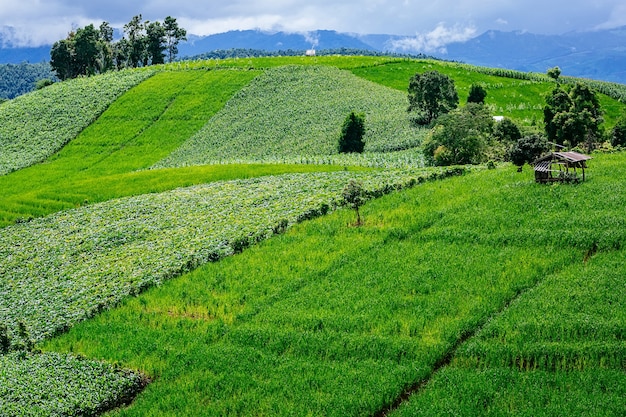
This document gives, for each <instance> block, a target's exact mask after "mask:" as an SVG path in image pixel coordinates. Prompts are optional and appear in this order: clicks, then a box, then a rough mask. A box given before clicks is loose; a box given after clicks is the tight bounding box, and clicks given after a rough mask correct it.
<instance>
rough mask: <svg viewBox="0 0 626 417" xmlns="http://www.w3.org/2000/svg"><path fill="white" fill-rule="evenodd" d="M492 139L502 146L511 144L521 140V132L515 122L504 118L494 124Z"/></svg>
mask: <svg viewBox="0 0 626 417" xmlns="http://www.w3.org/2000/svg"><path fill="white" fill-rule="evenodd" d="M493 137H494V139H496V140H498V141H500V142H502V143H504V144H512V143H515V142H517V141H518V140H520V139H521V138H522V132H520V130H519V127H517V125H516V124H515V122H513V121H512V120H511V119H509V118H508V117H505V118H504V119H502V121H500V122H498V123H495V124H494V127H493Z"/></svg>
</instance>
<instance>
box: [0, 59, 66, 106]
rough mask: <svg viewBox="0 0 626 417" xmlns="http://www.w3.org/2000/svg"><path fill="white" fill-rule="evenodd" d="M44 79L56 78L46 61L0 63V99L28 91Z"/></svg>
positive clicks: (54, 79) (11, 97)
mask: <svg viewBox="0 0 626 417" xmlns="http://www.w3.org/2000/svg"><path fill="white" fill-rule="evenodd" d="M44 79H49V80H52V81H57V80H58V79H57V78H56V76H55V75H54V72H52V70H51V68H50V65H49V64H48V63H40V64H28V63H22V64H18V65H14V64H0V100H2V99H13V98H15V97H17V96H21V95H22V94H26V93H29V92H31V91H33V90H35V89H36V85H37V82H38V81H39V80H44Z"/></svg>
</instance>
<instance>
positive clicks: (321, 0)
mask: <svg viewBox="0 0 626 417" xmlns="http://www.w3.org/2000/svg"><path fill="white" fill-rule="evenodd" d="M138 14H141V15H142V17H143V18H144V20H149V21H155V20H159V21H163V20H164V19H165V17H167V16H172V17H175V18H176V19H177V21H178V23H179V25H180V26H181V27H183V28H185V29H187V32H188V33H189V34H195V35H210V34H215V33H222V32H226V31H229V30H245V29H261V30H264V31H285V32H293V33H306V32H308V31H313V30H317V29H325V30H336V31H338V32H345V33H357V34H389V35H402V36H406V37H407V42H413V43H414V45H415V46H422V47H423V49H424V50H428V49H429V48H430V49H436V48H437V47H439V46H441V45H445V44H446V43H449V42H452V41H463V40H467V39H470V38H472V37H475V36H478V35H480V34H481V33H484V32H485V31H488V30H502V31H526V32H532V33H538V34H562V33H566V32H570V31H574V30H577V31H588V30H596V29H609V28H614V27H619V26H626V2H625V1H624V0H568V1H563V0H552V1H546V0H524V1H522V0H515V1H514V0H471V1H470V0H456V1H453V0H426V1H424V0H343V1H342V0H307V1H302V0H300V1H296V0H130V1H129V0H80V1H79V0H0V37H2V39H4V42H5V44H6V42H7V40H9V41H10V42H11V44H13V45H14V46H39V45H46V44H48V45H49V44H52V43H54V42H55V41H57V40H59V39H63V38H65V37H66V36H67V34H68V33H69V32H70V31H71V30H72V29H73V28H76V27H84V26H86V25H88V24H90V23H93V24H95V25H96V26H98V25H99V24H100V23H102V22H103V21H107V22H109V23H110V24H111V25H112V26H113V27H119V28H121V27H123V25H124V24H125V23H127V22H129V21H130V20H131V19H132V17H133V16H135V15H138Z"/></svg>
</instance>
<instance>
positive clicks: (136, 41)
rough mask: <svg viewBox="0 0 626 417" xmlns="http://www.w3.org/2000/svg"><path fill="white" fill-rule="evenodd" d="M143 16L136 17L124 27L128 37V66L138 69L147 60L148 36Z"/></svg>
mask: <svg viewBox="0 0 626 417" xmlns="http://www.w3.org/2000/svg"><path fill="white" fill-rule="evenodd" d="M142 19H143V18H142V16H141V15H140V14H139V15H137V16H134V17H133V18H132V19H131V21H130V22H128V23H127V24H125V25H124V33H125V34H126V35H127V36H128V38H127V39H126V42H127V51H128V55H127V56H128V65H129V66H131V67H133V68H137V67H139V66H140V65H141V64H142V63H143V62H144V60H146V59H147V58H146V35H145V27H144V24H143V22H142Z"/></svg>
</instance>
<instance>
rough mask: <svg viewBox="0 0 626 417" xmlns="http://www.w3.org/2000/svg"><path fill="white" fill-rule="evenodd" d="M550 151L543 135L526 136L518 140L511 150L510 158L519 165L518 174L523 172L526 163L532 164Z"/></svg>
mask: <svg viewBox="0 0 626 417" xmlns="http://www.w3.org/2000/svg"><path fill="white" fill-rule="evenodd" d="M548 149H549V144H548V141H547V140H546V138H545V137H543V136H541V135H536V134H535V135H530V136H525V137H523V138H521V139H520V140H518V141H517V142H516V143H515V145H513V147H512V148H511V151H510V158H511V162H513V164H514V165H517V167H518V169H517V171H518V172H522V167H523V166H524V164H525V163H531V162H533V161H534V160H536V159H537V158H539V157H540V156H541V154H543V153H544V152H546V151H547V150H548Z"/></svg>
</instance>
